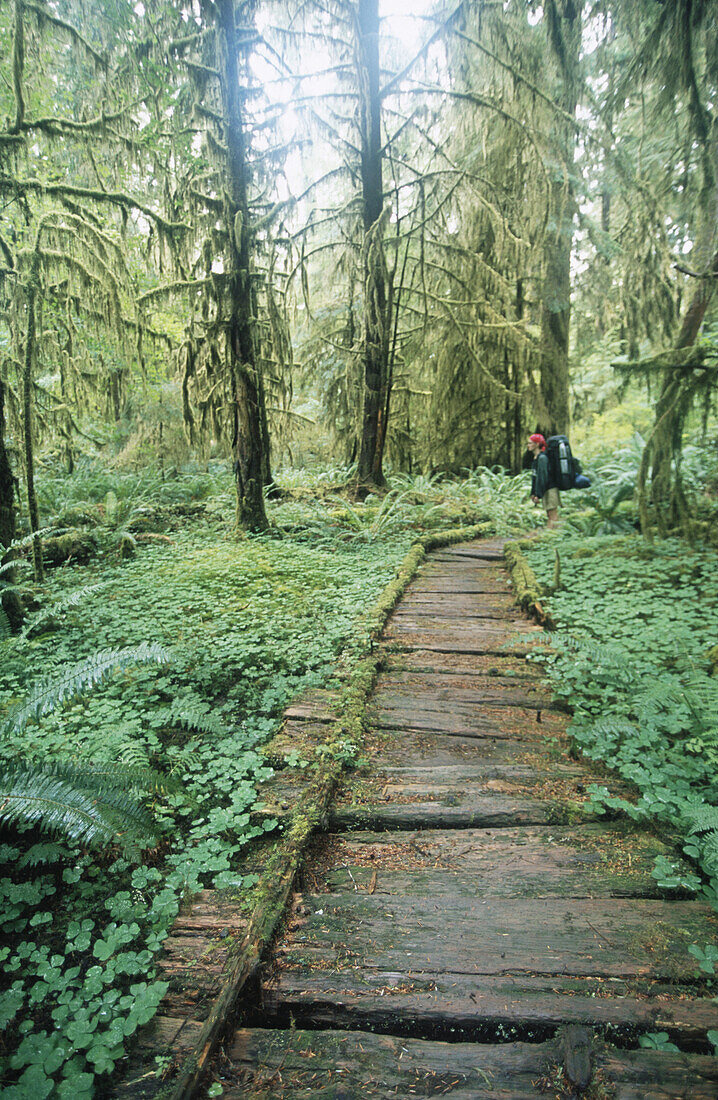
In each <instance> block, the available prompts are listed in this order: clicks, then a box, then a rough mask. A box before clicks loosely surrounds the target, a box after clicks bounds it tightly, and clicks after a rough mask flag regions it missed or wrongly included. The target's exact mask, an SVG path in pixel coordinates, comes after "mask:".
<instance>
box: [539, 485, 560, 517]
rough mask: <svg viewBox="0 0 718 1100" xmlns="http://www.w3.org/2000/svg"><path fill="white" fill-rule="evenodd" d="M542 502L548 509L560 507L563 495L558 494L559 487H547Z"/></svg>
mask: <svg viewBox="0 0 718 1100" xmlns="http://www.w3.org/2000/svg"><path fill="white" fill-rule="evenodd" d="M541 503H542V504H543V506H544V508H545V509H546V511H547V512H548V511H550V510H551V509H553V508H558V506H559V505H560V503H561V497H560V496H559V495H558V489H547V490H546V492H545V493H544V495H543V496H542V497H541Z"/></svg>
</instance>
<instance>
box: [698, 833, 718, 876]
mask: <svg viewBox="0 0 718 1100" xmlns="http://www.w3.org/2000/svg"><path fill="white" fill-rule="evenodd" d="M701 847H702V849H703V851H702V856H703V860H702V862H703V865H704V867H705V868H706V869H707V870H708V871H709V872H711V873H712V874H715V872H716V869H717V868H718V829H713V830H712V831H711V832H710V833H708V834H707V835H706V836H703V837H701Z"/></svg>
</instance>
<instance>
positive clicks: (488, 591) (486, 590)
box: [406, 569, 512, 598]
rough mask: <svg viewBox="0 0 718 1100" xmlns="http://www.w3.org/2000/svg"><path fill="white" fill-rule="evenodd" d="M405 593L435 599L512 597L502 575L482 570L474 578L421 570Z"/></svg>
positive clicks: (506, 579)
mask: <svg viewBox="0 0 718 1100" xmlns="http://www.w3.org/2000/svg"><path fill="white" fill-rule="evenodd" d="M416 578H417V579H416V580H415V581H412V582H411V584H410V585H409V586H408V588H407V590H406V592H407V595H408V596H409V597H411V596H413V595H414V594H415V593H416V594H418V593H421V594H422V595H426V596H431V597H433V598H437V597H439V596H443V595H457V596H459V595H466V596H468V595H473V596H483V595H492V594H495V595H508V596H512V588H511V583H510V581H509V579H508V577H506V576H505V575H504V574H503V573H499V574H496V573H492V572H488V571H487V570H486V569H482V570H481V571H480V572H479V573H477V574H476V575H474V576H468V575H466V574H465V573H463V574H462V576H460V577H457V576H454V571H453V570H452V569H448V570H447V572H446V573H426V574H425V573H424V572H423V571H422V570H419V572H418V573H417V575H416Z"/></svg>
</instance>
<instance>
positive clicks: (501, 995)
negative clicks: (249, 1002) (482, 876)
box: [262, 965, 718, 1046]
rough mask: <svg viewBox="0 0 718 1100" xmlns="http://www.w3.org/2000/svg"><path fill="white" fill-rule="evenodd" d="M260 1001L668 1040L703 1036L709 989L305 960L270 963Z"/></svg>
mask: <svg viewBox="0 0 718 1100" xmlns="http://www.w3.org/2000/svg"><path fill="white" fill-rule="evenodd" d="M262 997H263V1011H264V1013H265V1016H266V1018H267V1019H268V1020H274V1021H275V1022H276V1023H277V1024H279V1025H280V1026H281V1024H282V1023H283V1022H284V1021H285V1020H287V1019H288V1018H289V1015H290V1014H291V1016H292V1017H293V1018H294V1019H295V1020H296V1021H297V1023H298V1025H299V1026H300V1027H301V1026H302V1025H303V1024H304V1023H306V1022H307V1021H309V1020H311V1021H312V1022H313V1023H314V1025H315V1026H317V1027H343V1028H346V1029H347V1030H354V1029H356V1028H369V1029H373V1028H376V1029H377V1030H379V1031H391V1030H396V1029H397V1028H398V1027H401V1026H402V1022H403V1025H404V1026H405V1027H410V1028H413V1029H414V1030H415V1032H417V1033H422V1034H435V1035H439V1034H442V1033H449V1032H450V1031H451V1029H452V1028H453V1029H454V1032H455V1034H456V1035H464V1036H465V1037H474V1038H488V1037H490V1036H492V1035H497V1034H499V1035H502V1036H503V1038H518V1037H527V1036H528V1035H530V1036H531V1037H532V1038H536V1037H539V1038H540V1037H541V1035H542V1034H547V1033H548V1034H551V1033H552V1031H553V1030H554V1029H555V1028H559V1027H561V1026H562V1025H564V1024H566V1023H578V1024H581V1025H583V1026H585V1027H590V1028H594V1029H596V1030H597V1031H599V1032H601V1033H603V1032H604V1031H606V1030H608V1033H609V1034H611V1035H613V1036H617V1035H620V1036H621V1037H622V1038H623V1039H624V1040H626V1039H630V1038H631V1036H637V1035H639V1034H644V1033H645V1032H647V1031H648V1032H651V1031H667V1032H668V1033H669V1035H671V1036H672V1037H673V1040H674V1041H676V1040H679V1041H681V1042H683V1043H687V1044H700V1045H701V1046H702V1045H704V1043H705V1034H706V1031H710V1030H711V1029H713V1028H715V1027H716V1026H718V1006H717V1005H716V1003H715V1002H714V1001H713V999H712V998H710V997H705V996H704V997H699V996H696V997H694V998H693V999H689V998H687V997H685V995H682V994H676V993H675V992H672V991H671V990H670V989H666V988H664V987H656V986H655V984H654V983H652V982H647V983H643V984H637V983H631V984H628V983H622V982H615V981H606V980H604V979H595V978H582V979H576V978H566V977H563V976H562V975H553V976H551V977H550V978H547V977H542V976H533V975H524V974H522V975H520V976H519V977H513V976H511V975H499V976H495V975H494V976H491V977H490V978H486V977H483V976H481V975H466V974H449V975H447V974H439V973H432V972H431V971H429V970H421V971H418V972H413V971H411V970H404V971H402V972H400V973H397V972H395V971H372V970H366V969H360V968H352V967H346V968H344V969H341V970H338V969H333V970H321V971H320V970H315V971H310V970H308V969H306V968H296V967H291V966H284V965H280V966H276V967H274V968H273V970H272V972H271V973H270V975H269V976H268V977H267V979H266V981H265V983H264V986H263V990H262Z"/></svg>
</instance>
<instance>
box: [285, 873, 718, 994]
mask: <svg viewBox="0 0 718 1100" xmlns="http://www.w3.org/2000/svg"><path fill="white" fill-rule="evenodd" d="M307 906H308V910H309V911H308V913H307V915H306V916H303V917H302V918H301V919H297V920H296V922H295V923H294V924H293V925H292V927H291V930H290V932H289V935H288V938H287V939H286V941H285V942H284V944H283V945H282V948H281V950H282V952H283V953H285V954H286V956H287V959H288V961H290V962H293V963H294V964H295V965H301V964H302V962H303V961H304V962H309V963H310V964H311V965H313V966H316V965H320V966H322V967H328V968H329V967H332V966H334V967H342V966H361V967H364V968H367V969H371V970H374V969H376V970H384V971H387V970H395V971H397V972H398V973H401V972H402V970H404V971H407V970H411V971H412V972H414V973H416V972H417V970H422V969H424V968H426V969H428V970H431V971H432V972H439V973H447V974H449V973H463V974H483V975H490V974H495V975H502V974H509V973H514V974H518V973H529V974H560V975H564V976H565V975H571V976H579V977H580V976H592V975H593V976H600V977H604V978H624V979H626V978H640V977H652V978H653V979H655V980H682V981H691V980H692V979H693V974H694V971H695V959H694V958H693V956H692V955H690V954H689V952H688V946H689V945H690V944H691V943H696V942H706V941H708V940H710V939H712V938H713V937H714V936H715V934H716V930H717V928H718V921H717V920H716V917H715V915H714V914H712V913H711V912H710V910H709V909H708V907H707V906H705V905H703V904H700V903H698V902H690V901H650V900H643V899H635V900H630V901H625V900H623V899H620V898H613V899H610V900H603V899H581V900H579V901H571V900H564V899H560V900H554V899H550V898H548V899H547V898H532V899H530V900H528V901H527V900H524V899H522V898H511V899H504V898H453V899H449V898H445V897H442V898H433V897H431V896H430V895H427V896H426V897H423V898H416V897H410V898H401V897H393V898H392V899H391V902H390V903H388V902H387V900H386V899H385V898H377V897H375V896H374V895H368V894H359V893H358V892H356V893H351V894H347V893H332V894H318V895H312V896H310V897H309V899H308V901H307ZM447 929H450V930H451V935H450V936H449V937H447Z"/></svg>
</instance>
